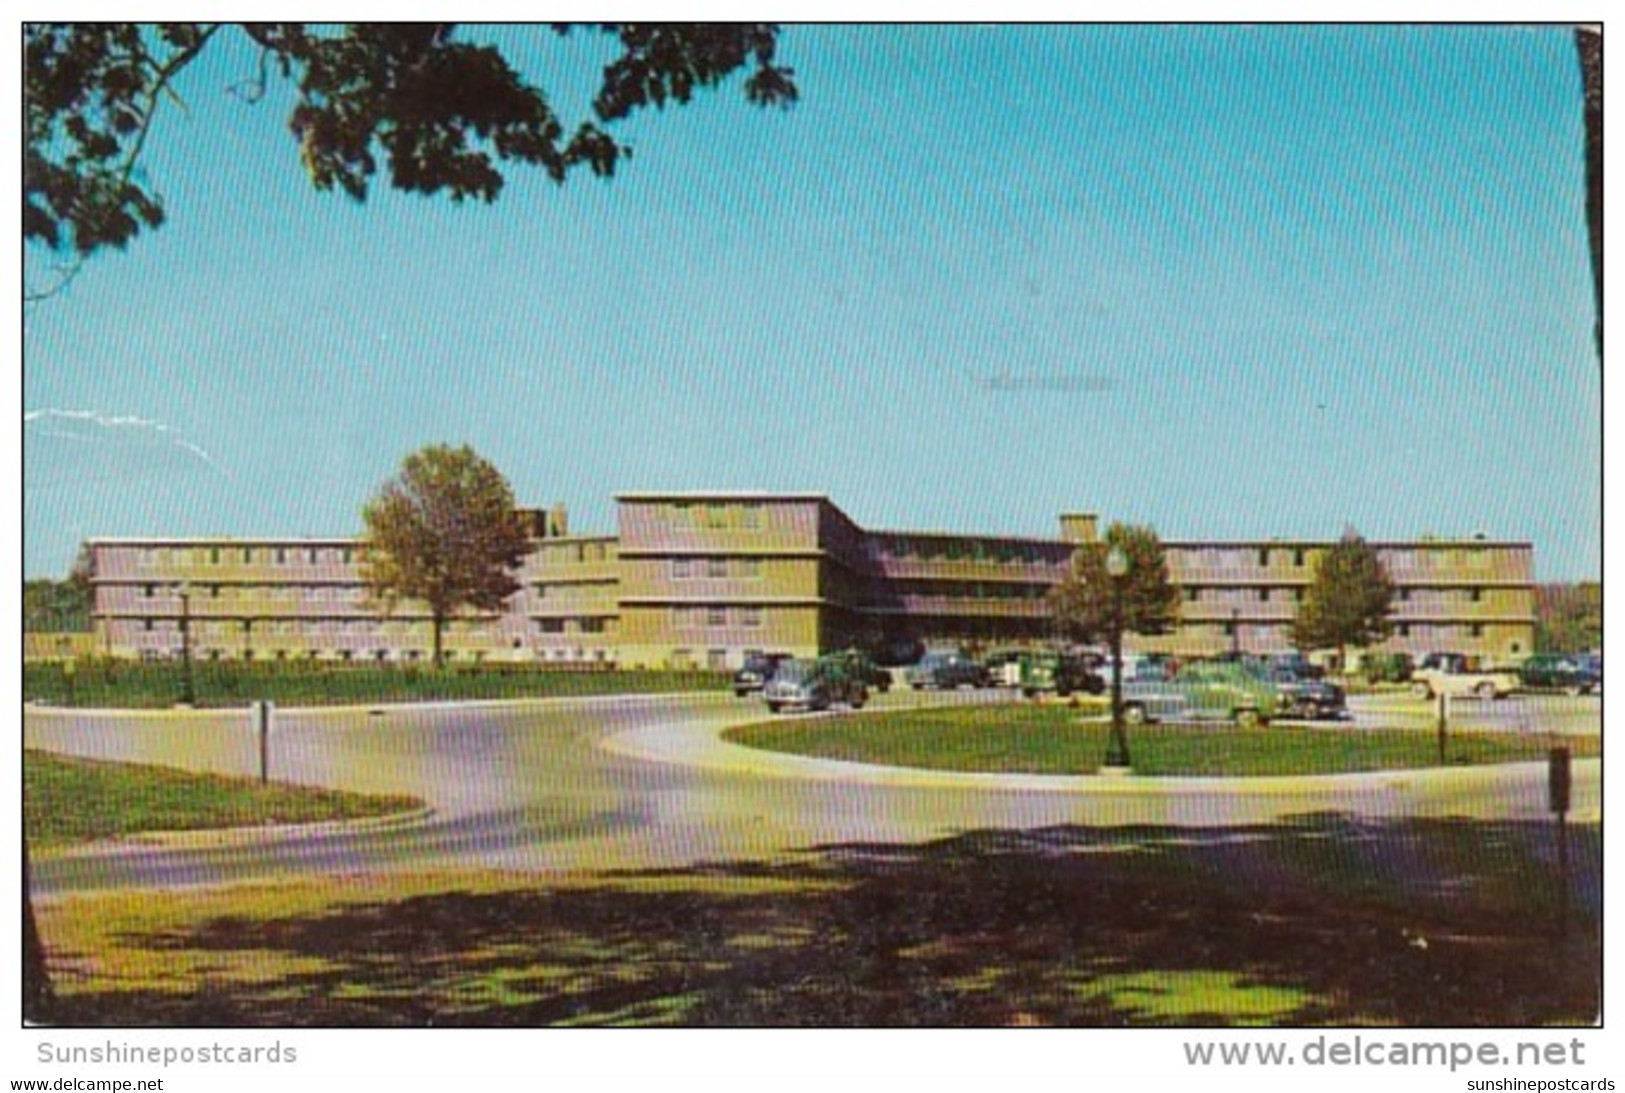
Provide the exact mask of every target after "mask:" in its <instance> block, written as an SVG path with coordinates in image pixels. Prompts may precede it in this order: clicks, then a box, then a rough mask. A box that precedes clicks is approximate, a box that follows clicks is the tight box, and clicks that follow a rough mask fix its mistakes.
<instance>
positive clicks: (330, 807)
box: [23, 751, 422, 849]
mask: <svg viewBox="0 0 1625 1093" xmlns="http://www.w3.org/2000/svg"><path fill="white" fill-rule="evenodd" d="M421 805H422V802H421V801H418V800H416V799H415V798H412V797H375V796H364V795H361V794H356V793H339V792H335V791H332V790H325V789H307V788H304V787H301V786H290V785H285V784H279V783H274V782H273V783H271V784H270V785H266V786H262V785H260V784H259V783H258V782H256V781H253V780H250V779H244V778H226V777H222V776H220V775H214V774H189V773H186V772H184V771H178V770H172V769H170V768H168V767H150V766H140V765H136V764H130V763H103V762H95V761H92V760H88V759H67V758H63V757H61V756H56V755H51V754H49V753H47V752H42V751H25V752H24V753H23V818H24V824H25V827H24V830H25V831H26V833H27V837H28V840H29V842H30V844H31V845H33V846H35V847H39V848H42V849H43V848H48V847H60V846H65V845H69V844H72V843H78V842H86V841H89V840H92V839H106V838H116V837H120V836H127V835H136V834H140V833H142V832H149V831H192V830H198V829H204V828H219V827H245V826H252V825H260V824H297V823H314V822H317V821H321V820H343V819H357V818H362V817H368V816H385V815H389V814H391V813H396V812H404V811H407V810H409V809H413V808H418V807H420V806H421Z"/></svg>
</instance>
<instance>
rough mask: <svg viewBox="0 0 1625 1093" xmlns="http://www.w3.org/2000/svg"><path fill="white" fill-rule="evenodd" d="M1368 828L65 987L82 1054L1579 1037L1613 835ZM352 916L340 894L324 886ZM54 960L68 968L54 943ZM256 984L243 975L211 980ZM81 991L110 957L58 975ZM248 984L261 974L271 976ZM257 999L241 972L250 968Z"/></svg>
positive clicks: (1117, 848)
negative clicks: (135, 1046) (437, 1029)
mask: <svg viewBox="0 0 1625 1093" xmlns="http://www.w3.org/2000/svg"><path fill="white" fill-rule="evenodd" d="M1570 857H1571V862H1572V865H1573V869H1572V874H1573V875H1572V877H1571V884H1570V892H1569V903H1570V913H1569V926H1568V929H1567V930H1566V931H1562V930H1561V929H1560V926H1559V923H1558V911H1559V908H1560V906H1561V897H1560V894H1559V891H1558V883H1557V877H1556V857H1555V844H1554V836H1553V829H1552V827H1551V826H1550V825H1540V824H1519V823H1483V822H1472V821H1465V820H1402V821H1384V822H1365V821H1361V822H1354V821H1351V820H1349V819H1347V818H1346V817H1343V816H1341V815H1334V814H1327V815H1313V816H1304V817H1300V818H1298V819H1297V820H1296V821H1294V822H1292V823H1287V824H1276V825H1266V826H1257V827H1224V828H1204V829H1191V828H1173V827H1127V828H1084V827H1056V828H1045V829H1037V830H1028V831H973V832H967V833H965V834H962V835H959V836H955V837H953V838H948V839H944V840H941V841H937V842H933V843H928V844H923V845H897V844H873V845H870V844H850V843H849V844H839V845H829V846H820V847H815V848H812V849H810V850H808V851H807V852H805V853H804V854H802V855H799V856H797V857H796V858H794V859H790V860H778V861H772V862H722V863H710V864H704V865H698V866H694V867H692V868H687V869H675V870H651V871H643V872H623V873H613V874H607V873H606V874H594V875H592V876H590V877H585V878H582V877H577V878H573V879H571V880H570V881H568V882H566V883H549V882H547V881H543V880H538V881H536V882H534V883H532V885H531V886H530V887H521V886H520V885H519V884H518V883H517V882H516V883H515V884H514V885H513V886H511V887H508V888H505V889H500V890H496V891H480V892H476V891H471V890H456V891H439V892H432V893H429V894H421V895H410V896H406V897H403V898H393V899H387V900H381V901H377V902H370V903H368V902H351V903H336V902H335V903H334V904H333V905H332V906H330V907H328V908H327V909H325V910H323V911H322V912H320V913H316V914H309V915H282V916H276V915H270V916H264V917H259V916H255V915H252V914H249V915H243V916H230V917H221V916H214V917H209V918H205V919H202V920H199V921H193V922H187V923H185V924H184V925H183V926H181V927H177V928H173V929H165V930H159V931H151V932H146V933H138V934H126V935H124V936H120V937H118V938H117V939H116V942H117V944H118V945H119V946H122V947H124V948H126V949H135V950H143V951H145V952H146V953H147V954H148V955H149V956H151V955H153V954H158V955H160V956H161V957H162V959H164V960H170V959H173V960H175V961H184V962H186V965H187V967H189V968H195V969H198V970H197V971H196V972H195V975H194V977H193V979H192V980H191V981H190V982H187V983H183V984H179V985H177V983H175V982H169V983H166V984H165V985H163V986H162V987H161V988H154V987H152V986H150V985H147V986H142V985H138V984H136V983H120V982H118V981H117V980H116V978H115V977H113V976H110V975H103V976H97V975H94V974H90V975H85V976H84V977H83V978H81V979H80V980H79V981H78V982H77V983H75V982H74V980H73V979H72V977H71V976H69V977H67V978H63V977H60V976H59V979H61V980H62V982H61V986H62V988H63V998H62V1000H61V1009H60V1012H59V1015H58V1016H59V1019H60V1020H61V1022H62V1023H65V1024H82V1025H120V1026H124V1025H224V1026H239V1025H267V1026H302V1025H342V1026H351V1025H546V1024H561V1023H564V1024H572V1023H587V1024H678V1025H797V1026H804V1025H885V1026H895V1025H1101V1026H1105V1025H1133V1024H1163V1025H1210V1024H1258V1025H1295V1024H1322V1023H1329V1024H1339V1025H1344V1024H1364V1023H1373V1024H1398V1025H1406V1026H1432V1025H1452V1026H1454V1025H1494V1026H1529V1025H1536V1024H1547V1023H1578V1024H1589V1023H1591V1022H1592V1021H1594V1020H1595V1019H1596V1018H1597V1017H1598V1011H1599V1005H1600V977H1601V936H1600V930H1601V926H1600V902H1601V900H1600V892H1601V887H1600V870H1601V851H1600V831H1599V829H1598V828H1596V827H1584V828H1578V829H1575V830H1574V831H1573V832H1572V833H1571V853H1570ZM335 888H337V885H335ZM48 940H49V939H48ZM228 958H230V959H236V960H239V961H241V960H245V959H246V960H248V961H249V966H250V967H251V968H254V969H257V970H256V971H255V972H254V974H250V975H247V976H243V975H240V974H239V975H236V976H229V975H223V974H211V973H210V972H209V970H208V969H209V968H210V967H211V966H214V967H216V968H219V967H224V966H225V965H224V964H223V963H217V964H215V965H211V963H210V962H211V961H224V960H226V959H228ZM58 959H60V960H63V961H64V962H65V963H67V964H69V965H71V966H72V967H75V968H79V969H81V971H82V970H83V969H84V968H85V967H87V966H90V965H93V964H96V963H97V962H98V960H101V961H104V962H110V961H111V960H112V959H113V958H111V957H107V956H105V954H104V955H102V956H100V957H98V956H97V955H96V954H88V953H79V954H67V953H64V954H58ZM256 962H257V963H256ZM239 971H240V968H239Z"/></svg>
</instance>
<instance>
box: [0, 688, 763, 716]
mask: <svg viewBox="0 0 1625 1093" xmlns="http://www.w3.org/2000/svg"><path fill="white" fill-rule="evenodd" d="M733 697H734V696H733V692H732V691H667V692H663V693H661V692H656V693H653V694H649V693H637V694H618V695H547V696H542V697H534V698H477V699H435V700H433V701H424V702H364V703H351V704H348V705H340V706H281V705H279V706H277V707H276V712H277V713H279V714H297V715H299V716H301V717H305V716H311V715H317V716H320V715H322V714H390V713H399V712H402V711H412V710H468V709H475V710H479V709H504V708H512V709H523V708H525V707H527V706H542V707H547V706H570V705H580V706H593V705H605V704H611V703H639V704H642V703H647V702H670V701H673V700H676V701H679V702H681V701H695V702H698V701H705V702H712V701H720V700H722V699H724V698H726V699H728V700H730V701H732V700H733ZM23 712H24V714H25V715H27V716H35V715H45V716H53V717H107V718H120V717H127V718H132V719H143V718H158V717H182V718H190V717H228V716H231V715H234V714H241V715H244V716H247V715H249V714H251V713H252V712H253V706H252V705H247V706H206V707H203V708H202V709H199V708H197V707H192V706H169V707H166V708H164V709H158V710H153V709H126V708H123V707H118V706H45V705H38V704H36V703H32V702H28V703H24V704H23Z"/></svg>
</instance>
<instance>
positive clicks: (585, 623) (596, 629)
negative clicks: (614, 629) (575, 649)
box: [580, 619, 604, 634]
mask: <svg viewBox="0 0 1625 1093" xmlns="http://www.w3.org/2000/svg"><path fill="white" fill-rule="evenodd" d="M580 629H581V632H582V633H583V634H602V633H603V632H604V620H603V619H582V620H581V623H580Z"/></svg>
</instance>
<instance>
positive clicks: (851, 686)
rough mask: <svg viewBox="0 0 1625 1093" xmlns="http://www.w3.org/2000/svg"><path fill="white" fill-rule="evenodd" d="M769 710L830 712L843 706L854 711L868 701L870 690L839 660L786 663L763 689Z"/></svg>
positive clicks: (791, 661) (790, 661)
mask: <svg viewBox="0 0 1625 1093" xmlns="http://www.w3.org/2000/svg"><path fill="white" fill-rule="evenodd" d="M762 697H763V698H764V699H765V700H766V701H767V708H768V709H769V710H771V711H773V712H774V713H778V712H779V711H780V710H789V709H797V710H827V709H829V708H830V707H831V706H833V705H835V704H836V703H843V704H845V705H847V706H850V707H852V708H853V709H854V710H856V709H861V708H862V707H863V704H864V703H865V702H867V701H868V700H869V689H868V688H867V687H865V686H864V685H863V682H862V681H861V680H859V679H858V678H857V677H856V676H855V675H853V674H852V673H851V672H850V671H848V670H847V668H846V665H845V664H844V663H843V662H841V661H839V660H836V659H833V658H830V657H824V658H822V659H819V660H786V661H784V662H783V663H781V664H780V665H779V666H778V670H777V671H775V672H774V673H773V678H772V679H770V680H768V681H767V685H766V686H764V687H763V688H762Z"/></svg>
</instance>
